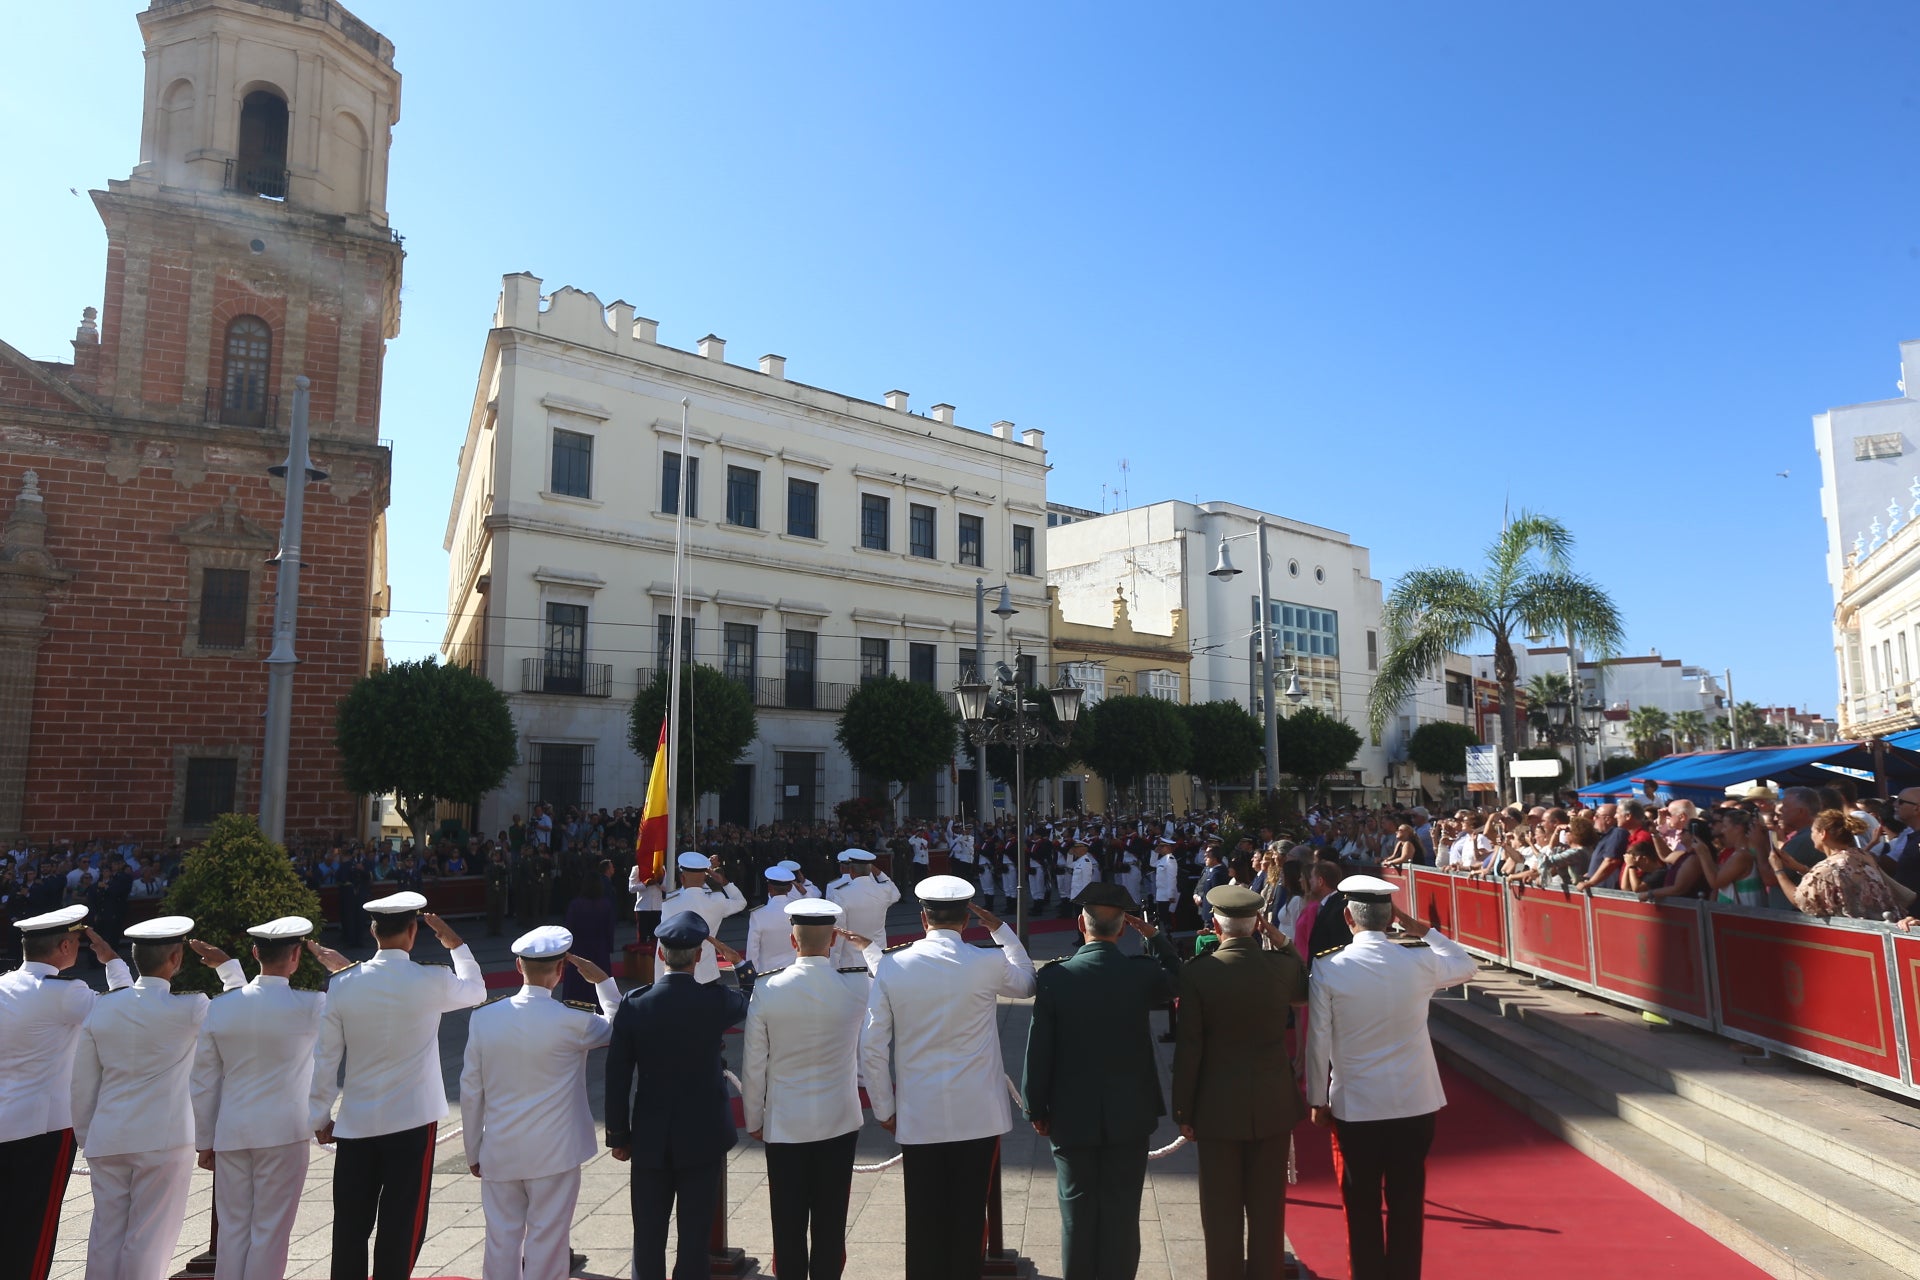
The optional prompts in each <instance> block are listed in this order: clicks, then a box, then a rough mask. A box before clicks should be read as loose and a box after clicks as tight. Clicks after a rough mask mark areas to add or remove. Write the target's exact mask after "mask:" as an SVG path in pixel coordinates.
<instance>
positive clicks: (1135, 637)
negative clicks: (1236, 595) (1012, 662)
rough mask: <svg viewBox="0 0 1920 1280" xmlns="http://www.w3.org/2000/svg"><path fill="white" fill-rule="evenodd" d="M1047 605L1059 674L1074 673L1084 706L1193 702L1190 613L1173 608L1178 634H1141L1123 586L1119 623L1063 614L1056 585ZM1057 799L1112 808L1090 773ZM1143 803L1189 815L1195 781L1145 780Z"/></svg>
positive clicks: (1070, 778) (1085, 807) (1072, 805)
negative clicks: (1123, 700) (1121, 701)
mask: <svg viewBox="0 0 1920 1280" xmlns="http://www.w3.org/2000/svg"><path fill="white" fill-rule="evenodd" d="M1047 600H1048V608H1049V611H1050V613H1051V615H1052V616H1051V619H1050V621H1051V622H1052V633H1053V639H1052V646H1053V667H1054V670H1055V671H1056V672H1060V673H1063V674H1066V675H1070V676H1072V677H1073V680H1074V683H1076V684H1078V685H1079V686H1080V687H1081V688H1082V689H1084V690H1086V693H1085V695H1084V697H1083V698H1082V702H1081V705H1082V706H1083V707H1090V706H1093V705H1094V704H1095V703H1097V702H1099V701H1100V700H1101V699H1103V698H1112V697H1121V696H1144V697H1151V698H1164V699H1166V700H1167V701H1169V702H1178V703H1185V702H1186V701H1187V700H1188V698H1189V696H1190V691H1191V689H1192V685H1193V682H1192V680H1191V679H1190V678H1189V675H1190V667H1191V665H1192V662H1193V654H1192V651H1191V650H1190V649H1189V648H1188V645H1187V620H1186V611H1185V610H1183V609H1174V610H1172V614H1171V617H1172V623H1173V633H1172V634H1171V635H1159V634H1156V633H1154V632H1150V631H1138V630H1135V628H1134V625H1133V619H1132V618H1131V617H1130V616H1129V614H1128V610H1127V597H1126V593H1125V591H1124V590H1122V589H1119V588H1116V589H1115V592H1114V597H1113V621H1112V623H1111V624H1110V625H1108V626H1104V627H1103V626H1095V625H1092V624H1088V623H1080V622H1068V621H1067V620H1066V619H1065V618H1063V617H1061V615H1060V593H1059V591H1058V590H1057V589H1056V588H1053V587H1049V588H1047ZM1059 798H1060V807H1061V808H1062V809H1063V810H1065V811H1069V812H1071V811H1073V810H1076V809H1077V810H1079V811H1080V812H1083V813H1104V812H1106V811H1107V808H1108V796H1107V788H1106V784H1105V783H1104V782H1102V781H1101V780H1100V778H1099V776H1098V775H1096V774H1094V773H1092V772H1091V771H1089V770H1086V769H1079V770H1077V771H1076V772H1072V773H1068V774H1065V775H1063V777H1062V778H1061V782H1060V792H1059ZM1137 799H1138V802H1139V807H1140V808H1141V809H1142V810H1147V811H1159V812H1168V811H1171V812H1174V813H1185V812H1186V811H1187V810H1188V809H1189V808H1190V807H1192V803H1193V779H1192V778H1190V777H1188V776H1187V775H1186V774H1184V773H1181V774H1171V775H1165V774H1163V775H1160V776H1157V777H1153V778H1149V779H1146V780H1145V781H1144V782H1143V783H1142V785H1141V788H1140V795H1139V796H1138V797H1137Z"/></svg>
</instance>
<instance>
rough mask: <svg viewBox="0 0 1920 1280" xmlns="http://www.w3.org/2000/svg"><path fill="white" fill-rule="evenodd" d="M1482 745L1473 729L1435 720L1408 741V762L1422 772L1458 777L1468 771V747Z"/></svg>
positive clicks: (1414, 732) (1417, 731) (1416, 732)
mask: <svg viewBox="0 0 1920 1280" xmlns="http://www.w3.org/2000/svg"><path fill="white" fill-rule="evenodd" d="M1479 745H1480V735H1479V734H1477V733H1475V732H1474V731H1473V729H1472V727H1471V726H1469V725H1464V724H1453V723H1451V722H1450V721H1445V720H1435V721H1432V722H1430V723H1428V724H1423V725H1421V726H1420V727H1419V728H1418V729H1415V730H1414V731H1413V736H1412V737H1410V738H1408V739H1407V759H1409V760H1411V761H1413V767H1414V768H1416V769H1418V770H1419V771H1420V772H1422V773H1437V774H1439V775H1440V776H1441V777H1443V778H1457V777H1459V776H1460V775H1462V774H1464V773H1465V772H1466V771H1467V748H1468V747H1477V746H1479Z"/></svg>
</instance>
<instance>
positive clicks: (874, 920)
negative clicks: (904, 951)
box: [827, 849, 900, 969]
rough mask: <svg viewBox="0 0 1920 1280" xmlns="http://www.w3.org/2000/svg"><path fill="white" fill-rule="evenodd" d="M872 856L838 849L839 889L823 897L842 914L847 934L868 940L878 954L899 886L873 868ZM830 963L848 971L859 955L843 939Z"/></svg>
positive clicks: (864, 851) (855, 963) (885, 944)
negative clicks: (841, 873) (842, 873)
mask: <svg viewBox="0 0 1920 1280" xmlns="http://www.w3.org/2000/svg"><path fill="white" fill-rule="evenodd" d="M873 864H874V856H873V854H871V853H869V852H868V851H867V850H865V849H842V850H841V851H840V865H841V866H842V867H844V868H846V871H847V874H846V878H845V879H844V880H843V881H836V882H835V883H837V884H838V885H839V888H837V889H835V890H834V891H833V892H832V893H830V894H828V895H827V896H828V897H830V898H832V899H833V900H834V901H835V902H837V903H839V904H840V907H841V909H842V910H844V911H845V912H846V913H847V914H846V928H847V932H849V933H853V934H858V935H859V936H860V937H862V938H872V939H873V940H874V942H875V943H876V944H878V945H879V947H880V949H881V950H882V951H884V950H886V947H887V908H888V907H891V906H892V905H893V904H894V903H896V902H898V901H900V886H899V885H897V884H895V883H894V882H893V881H892V880H890V879H888V878H887V877H886V876H884V875H882V874H881V873H880V872H879V871H877V870H875V868H874V865H873ZM833 963H834V964H835V965H836V966H837V967H839V968H842V969H851V968H853V967H854V966H855V965H857V964H859V963H861V958H860V951H859V949H858V948H857V947H855V946H854V945H853V944H852V943H850V942H847V941H846V940H845V939H844V938H843V939H841V940H840V941H838V942H836V943H834V946H833Z"/></svg>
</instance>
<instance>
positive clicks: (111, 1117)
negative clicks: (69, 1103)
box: [73, 916, 246, 1280]
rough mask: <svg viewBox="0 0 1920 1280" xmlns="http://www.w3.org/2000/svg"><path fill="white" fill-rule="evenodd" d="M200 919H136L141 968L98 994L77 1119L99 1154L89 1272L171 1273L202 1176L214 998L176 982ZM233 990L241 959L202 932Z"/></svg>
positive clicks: (77, 1068)
mask: <svg viewBox="0 0 1920 1280" xmlns="http://www.w3.org/2000/svg"><path fill="white" fill-rule="evenodd" d="M191 932H193V921H192V920H191V919H189V918H188V917H186V916H161V917H159V918H158V919H154V920H147V921H143V922H141V923H140V924H136V925H129V926H128V927H127V931H126V936H127V940H128V941H130V942H132V943H133V963H134V964H135V966H137V967H138V968H139V970H140V977H139V978H138V979H137V980H136V981H135V982H134V984H133V985H132V986H131V987H128V988H126V989H125V990H123V991H116V992H113V993H112V994H110V995H108V996H107V997H106V998H105V999H103V1000H101V1001H99V1002H98V1003H96V1004H95V1005H94V1007H93V1012H92V1013H90V1014H88V1015H87V1021H86V1025H85V1026H83V1027H82V1028H81V1030H80V1046H79V1049H78V1051H77V1052H76V1053H75V1055H74V1062H73V1129H74V1134H75V1135H76V1136H77V1137H78V1138H79V1140H80V1145H81V1147H82V1149H84V1150H85V1151H86V1153H87V1170H88V1172H89V1174H90V1175H91V1177H90V1181H91V1183H92V1185H93V1224H92V1227H91V1228H90V1229H89V1230H88V1232H87V1280H166V1276H167V1274H168V1272H169V1270H170V1264H171V1263H172V1262H173V1249H174V1246H175V1245H176V1244H178V1243H179V1242H180V1225H181V1223H182V1222H184V1221H185V1220H186V1215H187V1186H188V1184H189V1183H190V1182H191V1181H192V1178H193V1107H192V1102H191V1098H190V1093H189V1077H190V1076H191V1075H192V1072H193V1053H194V1046H195V1044H196V1043H197V1042H198V1040H199V1038H200V1024H201V1023H202V1022H203V1021H205V1020H206V1016H207V1008H208V1006H209V1004H210V1003H211V1002H210V1001H209V1000H208V999H207V997H206V996H204V995H201V994H199V993H198V992H184V991H183V992H180V993H179V994H177V995H176V994H175V993H174V990H173V976H174V975H175V974H176V973H178V972H179V971H180V966H181V964H182V962H183V961H184V959H185V956H186V941H187V935H188V934H189V933H191ZM193 950H194V953H195V954H196V955H198V956H199V957H200V958H201V960H203V961H205V962H206V963H207V964H210V965H212V966H214V969H215V972H217V973H218V974H219V975H220V985H221V987H222V988H223V989H224V990H227V991H232V990H233V989H234V988H236V987H238V986H239V985H240V984H241V983H242V982H244V981H245V980H246V975H245V974H244V973H242V972H241V969H240V962H239V961H238V960H230V959H228V958H227V956H226V953H224V952H222V951H220V950H218V949H216V948H214V947H210V946H208V945H206V944H205V943H203V942H195V943H194V944H193Z"/></svg>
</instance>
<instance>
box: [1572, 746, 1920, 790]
mask: <svg viewBox="0 0 1920 1280" xmlns="http://www.w3.org/2000/svg"><path fill="white" fill-rule="evenodd" d="M1901 736H1902V737H1907V738H1910V739H1911V740H1913V741H1915V743H1916V746H1920V731H1916V732H1915V733H1914V734H1912V735H1901ZM1885 757H1886V769H1887V785H1888V789H1889V790H1892V789H1895V788H1898V787H1908V786H1916V785H1920V750H1916V749H1915V747H1910V746H1907V745H1905V744H1902V743H1898V742H1896V741H1895V740H1894V739H1892V738H1889V739H1887V740H1886V746H1885ZM1840 776H1850V777H1853V778H1854V779H1855V780H1856V781H1860V782H1863V783H1865V784H1866V785H1863V786H1862V787H1861V790H1862V791H1870V790H1873V789H1875V788H1876V787H1877V781H1875V777H1876V775H1875V773H1874V751H1873V748H1872V747H1871V746H1869V745H1868V744H1867V743H1864V742H1825V743H1819V744H1816V745H1813V746H1804V747H1753V748H1749V749H1747V750H1742V751H1704V752H1698V753H1690V754H1685V755H1675V756H1667V757H1666V758H1665V759H1661V760H1655V761H1654V762H1652V763H1651V764H1648V765H1644V766H1642V767H1641V768H1639V769H1636V770H1634V771H1633V772H1631V773H1629V774H1626V775H1624V776H1623V777H1619V778H1614V779H1611V780H1609V781H1607V782H1602V783H1594V784H1590V785H1589V786H1587V787H1583V788H1582V789H1581V792H1580V794H1581V795H1582V796H1591V798H1594V799H1601V798H1606V797H1618V796H1621V795H1632V794H1635V793H1637V792H1639V791H1640V790H1641V787H1640V785H1639V784H1641V783H1643V782H1647V781H1651V782H1653V783H1655V784H1657V786H1658V788H1659V789H1660V790H1661V791H1664V792H1667V793H1668V794H1669V795H1670V796H1671V797H1673V798H1676V799H1689V800H1701V799H1717V798H1718V797H1719V796H1721V795H1723V794H1725V791H1726V788H1728V787H1730V786H1732V785H1733V784H1735V783H1738V782H1746V781H1748V780H1749V779H1753V778H1762V779H1766V780H1767V781H1770V782H1773V783H1775V784H1778V785H1782V786H1809V787H1817V786H1823V785H1827V784H1830V783H1832V782H1833V781H1834V779H1835V778H1836V777H1840ZM1623 784H1625V785H1623Z"/></svg>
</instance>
